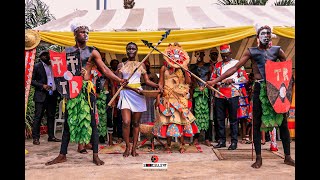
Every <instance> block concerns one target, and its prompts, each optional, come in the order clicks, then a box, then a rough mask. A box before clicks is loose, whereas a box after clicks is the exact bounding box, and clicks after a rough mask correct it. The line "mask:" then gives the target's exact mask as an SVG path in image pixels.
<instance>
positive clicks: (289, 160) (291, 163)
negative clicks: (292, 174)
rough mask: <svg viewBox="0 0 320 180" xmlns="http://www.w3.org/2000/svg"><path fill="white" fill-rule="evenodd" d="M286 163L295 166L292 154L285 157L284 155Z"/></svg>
mask: <svg viewBox="0 0 320 180" xmlns="http://www.w3.org/2000/svg"><path fill="white" fill-rule="evenodd" d="M284 163H285V164H287V165H290V166H295V164H296V163H295V162H294V160H293V159H292V158H291V156H290V155H286V156H285V157H284Z"/></svg>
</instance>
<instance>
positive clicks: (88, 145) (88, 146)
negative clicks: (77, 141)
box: [84, 143, 92, 150]
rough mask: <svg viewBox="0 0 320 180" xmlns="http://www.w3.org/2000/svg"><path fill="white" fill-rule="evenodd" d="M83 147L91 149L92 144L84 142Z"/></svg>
mask: <svg viewBox="0 0 320 180" xmlns="http://www.w3.org/2000/svg"><path fill="white" fill-rule="evenodd" d="M84 148H86V149H90V150H92V145H91V143H89V144H86V145H85V146H84Z"/></svg>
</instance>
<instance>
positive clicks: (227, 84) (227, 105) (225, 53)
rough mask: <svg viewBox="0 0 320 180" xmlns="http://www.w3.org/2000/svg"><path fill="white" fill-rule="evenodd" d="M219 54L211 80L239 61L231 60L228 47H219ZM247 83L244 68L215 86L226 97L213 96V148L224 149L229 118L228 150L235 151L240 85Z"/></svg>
mask: <svg viewBox="0 0 320 180" xmlns="http://www.w3.org/2000/svg"><path fill="white" fill-rule="evenodd" d="M220 54H221V57H222V61H220V62H217V63H216V65H215V67H214V70H213V72H212V76H211V79H216V78H218V77H220V76H221V75H223V74H224V73H225V72H226V71H227V70H228V69H230V68H231V67H233V66H234V65H235V64H236V63H238V62H239V61H238V60H236V59H232V58H231V48H230V45H228V44H225V45H222V46H220ZM245 82H247V74H246V73H245V70H244V67H241V68H240V69H239V70H238V71H236V72H234V74H233V75H232V76H231V77H229V78H228V79H225V80H224V81H222V83H219V84H217V89H218V90H219V91H220V92H221V93H222V94H224V95H225V96H226V98H225V97H222V96H220V95H219V94H215V100H214V101H215V111H216V116H217V126H218V127H217V128H218V132H217V133H218V136H219V142H218V144H217V145H215V146H214V148H221V147H226V127H225V119H226V117H229V118H228V119H229V122H230V131H231V145H230V146H229V148H228V149H229V150H235V149H237V144H238V131H239V130H238V126H239V124H238V116H237V112H238V107H239V97H240V95H241V91H240V90H239V89H240V84H243V83H245ZM227 112H228V115H227Z"/></svg>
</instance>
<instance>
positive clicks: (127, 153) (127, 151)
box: [123, 147, 130, 157]
mask: <svg viewBox="0 0 320 180" xmlns="http://www.w3.org/2000/svg"><path fill="white" fill-rule="evenodd" d="M129 154H130V147H127V148H126V150H125V151H124V153H123V157H128V156H129Z"/></svg>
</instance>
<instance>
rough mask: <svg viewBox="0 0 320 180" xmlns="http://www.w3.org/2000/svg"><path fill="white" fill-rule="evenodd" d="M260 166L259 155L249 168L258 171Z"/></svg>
mask: <svg viewBox="0 0 320 180" xmlns="http://www.w3.org/2000/svg"><path fill="white" fill-rule="evenodd" d="M261 166H262V158H261V155H257V157H256V162H255V163H253V164H252V165H251V167H253V168H256V169H259V168H260V167H261Z"/></svg>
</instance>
